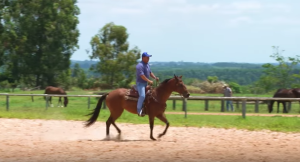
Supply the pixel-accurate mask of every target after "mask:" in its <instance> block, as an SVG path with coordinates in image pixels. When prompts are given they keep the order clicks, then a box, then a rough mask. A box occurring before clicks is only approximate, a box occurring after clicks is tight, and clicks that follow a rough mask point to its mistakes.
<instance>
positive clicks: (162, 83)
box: [160, 78, 172, 84]
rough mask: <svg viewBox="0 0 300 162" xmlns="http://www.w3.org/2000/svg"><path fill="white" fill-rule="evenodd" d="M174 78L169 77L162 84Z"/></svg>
mask: <svg viewBox="0 0 300 162" xmlns="http://www.w3.org/2000/svg"><path fill="white" fill-rule="evenodd" d="M171 79H172V78H169V79H165V80H164V81H163V82H161V83H160V84H165V83H167V82H168V81H169V80H171Z"/></svg>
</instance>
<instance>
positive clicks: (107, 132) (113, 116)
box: [106, 110, 124, 137]
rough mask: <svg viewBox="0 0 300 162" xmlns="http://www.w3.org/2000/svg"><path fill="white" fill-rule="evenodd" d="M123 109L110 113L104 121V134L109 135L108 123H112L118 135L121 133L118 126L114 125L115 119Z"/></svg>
mask: <svg viewBox="0 0 300 162" xmlns="http://www.w3.org/2000/svg"><path fill="white" fill-rule="evenodd" d="M123 111H124V110H122V111H121V112H117V113H115V114H111V115H110V116H109V118H108V119H107V121H106V136H107V137H108V136H109V128H110V125H111V124H112V125H113V126H114V127H115V128H116V129H117V131H118V133H119V135H120V134H121V130H120V128H119V127H118V126H117V125H116V123H115V121H116V120H117V119H118V118H119V117H120V116H121V114H122V113H123Z"/></svg>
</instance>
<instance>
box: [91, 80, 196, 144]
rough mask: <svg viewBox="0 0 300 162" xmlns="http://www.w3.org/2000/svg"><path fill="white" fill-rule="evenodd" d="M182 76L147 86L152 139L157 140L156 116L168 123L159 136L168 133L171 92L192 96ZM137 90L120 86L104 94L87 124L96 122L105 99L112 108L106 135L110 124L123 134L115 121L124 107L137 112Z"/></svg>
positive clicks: (134, 112)
mask: <svg viewBox="0 0 300 162" xmlns="http://www.w3.org/2000/svg"><path fill="white" fill-rule="evenodd" d="M181 78H182V76H180V77H178V76H176V75H174V78H171V79H166V80H164V81H163V82H162V83H161V84H160V85H159V86H158V87H156V88H154V89H151V88H150V87H149V86H148V87H147V88H146V92H147V93H146V98H145V102H144V104H145V106H144V108H143V111H144V112H145V114H146V115H148V117H149V124H150V138H151V139H152V140H156V139H155V138H153V125H154V118H155V117H156V118H158V119H160V120H161V121H162V122H164V123H165V124H166V128H165V130H164V132H163V133H161V134H159V136H158V138H160V137H162V136H163V135H165V134H166V132H167V130H168V127H169V122H168V120H167V119H166V116H165V113H164V112H165V109H166V106H167V105H166V101H167V100H168V98H169V97H170V95H171V93H172V92H173V91H174V92H178V93H179V94H180V95H182V96H183V97H184V98H188V97H189V96H190V94H189V92H188V91H187V89H186V86H185V85H184V83H183V81H182V79H181ZM136 92H137V91H136V90H134V88H132V89H125V88H119V89H115V90H113V91H111V92H109V93H107V94H104V95H103V96H102V97H101V98H100V99H99V101H98V103H97V106H96V108H95V109H94V110H93V112H91V113H90V114H88V115H92V116H91V117H90V119H88V120H87V121H86V124H85V126H86V127H88V126H90V125H92V124H93V123H94V122H96V120H97V118H98V115H99V113H100V108H101V105H102V102H103V100H104V99H105V103H106V105H107V107H108V108H109V110H110V116H109V118H108V119H107V121H106V135H107V136H109V128H110V125H111V124H113V126H114V127H115V128H116V129H117V131H118V133H119V135H120V134H121V130H120V129H119V128H118V127H117V125H116V124H115V121H116V120H117V119H118V118H119V117H120V116H121V114H122V113H123V111H124V109H125V110H127V111H128V112H130V113H132V114H137V98H138V94H137V93H136Z"/></svg>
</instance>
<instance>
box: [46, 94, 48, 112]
mask: <svg viewBox="0 0 300 162" xmlns="http://www.w3.org/2000/svg"><path fill="white" fill-rule="evenodd" d="M46 110H48V95H46Z"/></svg>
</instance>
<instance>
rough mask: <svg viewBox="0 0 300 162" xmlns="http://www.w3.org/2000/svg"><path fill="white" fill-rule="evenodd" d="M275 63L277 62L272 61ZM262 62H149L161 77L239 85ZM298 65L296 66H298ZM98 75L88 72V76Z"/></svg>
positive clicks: (254, 75) (253, 76)
mask: <svg viewBox="0 0 300 162" xmlns="http://www.w3.org/2000/svg"><path fill="white" fill-rule="evenodd" d="M75 63H78V64H79V65H80V67H81V68H83V69H84V70H85V71H87V72H88V69H89V68H90V67H91V66H92V65H95V64H96V63H98V61H89V60H85V61H76V60H72V61H71V67H73V66H74V64H75ZM272 64H274V65H276V64H277V63H272ZM262 65H263V63H257V64H255V63H235V62H216V63H202V62H150V67H151V70H152V71H153V72H154V73H155V74H156V75H157V76H158V77H160V78H161V79H167V78H170V77H173V75H174V74H176V75H182V76H184V78H185V79H192V78H197V79H200V80H206V79H207V77H208V76H217V77H218V78H219V80H223V81H226V82H229V81H232V82H236V83H238V84H240V85H249V84H252V83H253V82H255V81H257V80H258V79H259V78H260V76H261V75H262V74H263V67H262ZM299 67H300V65H299V66H298V68H299ZM91 75H94V76H99V74H93V73H90V72H89V76H91Z"/></svg>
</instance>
